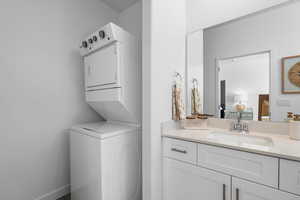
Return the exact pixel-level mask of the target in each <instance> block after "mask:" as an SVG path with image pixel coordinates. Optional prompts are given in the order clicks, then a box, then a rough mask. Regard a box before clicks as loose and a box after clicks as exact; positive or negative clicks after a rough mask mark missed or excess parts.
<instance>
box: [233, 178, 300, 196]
mask: <svg viewBox="0 0 300 200" xmlns="http://www.w3.org/2000/svg"><path fill="white" fill-rule="evenodd" d="M232 200H300V197H299V196H295V195H292V194H290V193H287V192H282V191H280V190H277V189H274V188H270V187H266V186H263V185H260V184H256V183H252V182H249V181H245V180H242V179H238V178H234V177H233V178H232Z"/></svg>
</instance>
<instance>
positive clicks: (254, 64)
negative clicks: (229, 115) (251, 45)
mask: <svg viewBox="0 0 300 200" xmlns="http://www.w3.org/2000/svg"><path fill="white" fill-rule="evenodd" d="M219 69H220V70H219V80H218V83H219V82H220V81H221V80H226V107H227V109H228V108H230V106H233V105H234V104H235V103H236V102H235V101H234V97H235V96H236V95H238V94H243V95H244V96H245V97H246V98H247V102H246V103H247V107H248V108H249V109H252V110H253V118H254V120H258V102H259V101H258V100H259V95H260V94H269V89H270V55H269V53H262V54H256V55H248V56H243V57H238V58H233V59H225V60H221V61H220V64H219ZM254 77H255V81H254V80H253V78H254ZM219 94H220V92H219ZM218 99H220V98H218ZM219 104H220V103H219Z"/></svg>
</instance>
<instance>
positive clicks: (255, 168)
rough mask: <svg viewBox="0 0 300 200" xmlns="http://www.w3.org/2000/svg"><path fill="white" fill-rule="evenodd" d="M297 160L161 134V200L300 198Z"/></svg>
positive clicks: (278, 199) (287, 199) (282, 199)
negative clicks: (172, 137) (162, 135)
mask: <svg viewBox="0 0 300 200" xmlns="http://www.w3.org/2000/svg"><path fill="white" fill-rule="evenodd" d="M299 177H300V162H295V161H288V160H284V159H279V158H275V157H270V156H263V155H259V154H256V153H248V152H243V151H238V150H232V149H228V148H223V147H216V146H212V145H206V144H198V143H196V142H188V141H184V140H178V139H171V138H167V137H164V138H163V200H199V199H203V200H300V195H299V194H300V191H299V189H300V187H299V185H300V178H299Z"/></svg>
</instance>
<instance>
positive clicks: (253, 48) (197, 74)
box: [186, 1, 300, 121]
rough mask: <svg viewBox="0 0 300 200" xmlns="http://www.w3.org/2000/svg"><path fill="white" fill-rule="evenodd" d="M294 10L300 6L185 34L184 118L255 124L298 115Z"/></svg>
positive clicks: (298, 45) (298, 42) (299, 50)
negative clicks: (202, 116) (206, 116)
mask: <svg viewBox="0 0 300 200" xmlns="http://www.w3.org/2000/svg"><path fill="white" fill-rule="evenodd" d="M299 10H300V1H288V2H285V3H282V4H280V5H276V6H273V7H271V8H268V9H265V10H261V11H259V12H255V13H252V14H249V15H246V16H243V17H238V18H235V19H231V20H230V21H226V22H224V23H221V24H217V25H213V26H208V27H204V28H203V29H199V30H194V31H192V32H190V33H188V34H187V40H186V41H187V62H186V64H187V68H186V88H187V91H186V94H187V97H186V101H187V113H188V114H195V113H200V114H210V115H214V116H216V117H220V118H226V119H235V118H236V117H237V116H240V117H241V118H242V119H245V120H256V121H284V120H285V119H286V117H287V112H293V113H295V114H299V113H300V84H298V85H297V80H298V79H299V80H300V70H298V68H299V67H297V66H300V59H299V57H297V56H296V55H299V54H300V37H299V35H300V26H297V24H298V19H299V14H297V13H298V11H299ZM299 69H300V68H299ZM297 70H298V71H297ZM299 82H300V81H299ZM284 84H285V85H284ZM285 87H286V88H285ZM289 89H290V91H292V92H289ZM285 90H286V91H287V92H285ZM298 91H299V92H298Z"/></svg>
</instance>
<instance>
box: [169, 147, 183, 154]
mask: <svg viewBox="0 0 300 200" xmlns="http://www.w3.org/2000/svg"><path fill="white" fill-rule="evenodd" d="M171 151H175V152H178V153H184V154H186V153H187V151H186V150H180V149H176V148H172V149H171Z"/></svg>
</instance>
